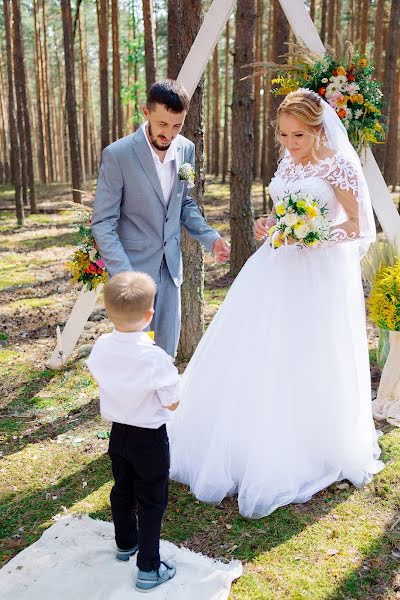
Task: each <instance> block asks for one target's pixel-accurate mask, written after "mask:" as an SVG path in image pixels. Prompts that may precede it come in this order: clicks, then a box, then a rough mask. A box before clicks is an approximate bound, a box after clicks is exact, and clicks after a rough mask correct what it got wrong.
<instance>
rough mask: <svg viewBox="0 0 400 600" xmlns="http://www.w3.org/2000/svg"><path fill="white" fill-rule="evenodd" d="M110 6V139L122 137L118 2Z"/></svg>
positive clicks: (112, 0) (112, 1) (113, 2)
mask: <svg viewBox="0 0 400 600" xmlns="http://www.w3.org/2000/svg"><path fill="white" fill-rule="evenodd" d="M111 5H112V49H113V120H112V139H113V140H116V139H119V138H121V137H122V103H121V58H120V53H119V17H118V13H119V9H118V0H111Z"/></svg>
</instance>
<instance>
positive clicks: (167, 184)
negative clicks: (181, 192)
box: [142, 121, 176, 206]
mask: <svg viewBox="0 0 400 600" xmlns="http://www.w3.org/2000/svg"><path fill="white" fill-rule="evenodd" d="M142 129H143V133H144V137H145V138H146V142H147V144H148V146H149V148H150V152H151V155H152V157H153V160H154V166H155V168H156V171H157V175H158V178H159V180H160V184H161V189H162V192H163V196H164V201H165V204H166V205H167V206H168V202H169V198H170V196H171V191H172V187H173V185H174V180H175V175H176V167H175V159H176V156H175V140H173V141H172V142H171V144H170V146H169V148H168V150H167V152H166V153H165V157H164V160H163V162H161V160H160V158H159V156H158V155H157V154H156V152H155V151H154V148H153V146H152V145H151V144H150V142H149V138H148V137H147V121H146V123H143V125H142ZM175 139H176V138H175Z"/></svg>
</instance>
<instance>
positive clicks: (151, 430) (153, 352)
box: [87, 271, 180, 591]
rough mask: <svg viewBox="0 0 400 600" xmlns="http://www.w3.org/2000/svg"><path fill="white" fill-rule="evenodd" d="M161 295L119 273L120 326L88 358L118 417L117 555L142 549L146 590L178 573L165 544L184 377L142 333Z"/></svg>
mask: <svg viewBox="0 0 400 600" xmlns="http://www.w3.org/2000/svg"><path fill="white" fill-rule="evenodd" d="M155 294H156V285H155V283H154V281H153V280H152V278H151V277H149V276H148V275H146V274H144V273H139V272H132V271H131V272H124V273H119V274H118V275H115V276H114V277H112V278H111V279H110V280H109V281H108V282H107V283H106V285H105V286H104V304H105V307H106V310H107V313H108V316H109V318H110V320H111V321H112V323H113V324H114V327H115V329H114V330H113V331H112V333H108V334H106V335H101V336H100V338H99V339H98V340H97V342H96V343H95V345H94V347H93V350H92V352H91V354H90V357H89V359H88V361H87V365H88V367H89V369H90V371H91V372H92V374H93V376H94V378H95V379H96V381H97V383H98V385H99V388H100V411H101V414H102V415H103V417H105V418H106V419H108V420H110V421H112V422H113V425H112V429H111V435H110V445H109V450H108V453H109V456H110V458H111V463H112V472H113V476H114V480H115V483H114V486H113V488H112V490H111V495H110V500H111V510H112V516H113V521H114V527H115V541H116V544H117V553H116V557H117V559H119V560H129V558H130V557H131V556H133V555H134V554H135V553H136V552H137V551H138V556H137V566H138V569H139V573H138V579H137V582H136V589H137V590H140V591H149V590H151V589H153V588H156V587H157V586H159V585H161V584H162V583H164V582H165V581H168V580H169V579H171V578H172V577H173V576H174V575H175V571H176V569H175V566H174V565H173V564H170V563H167V562H165V561H160V553H159V547H160V529H161V521H162V517H163V514H164V511H165V509H166V507H167V502H168V476H169V444H168V435H167V431H166V425H165V424H166V422H167V421H168V420H169V419H170V418H171V416H172V412H171V411H174V410H175V409H176V408H177V406H178V404H179V402H178V400H177V398H178V396H179V383H180V378H179V375H178V371H177V369H176V367H175V366H174V365H173V363H172V359H171V357H170V356H168V354H166V353H165V352H164V350H162V349H161V348H159V347H158V346H155V345H154V342H153V341H152V340H151V339H150V337H149V336H148V335H147V333H144V331H143V330H144V329H145V328H146V327H147V326H148V324H149V323H150V321H151V320H152V318H153V314H154V308H153V305H154V298H155ZM136 510H137V516H138V522H137V520H136Z"/></svg>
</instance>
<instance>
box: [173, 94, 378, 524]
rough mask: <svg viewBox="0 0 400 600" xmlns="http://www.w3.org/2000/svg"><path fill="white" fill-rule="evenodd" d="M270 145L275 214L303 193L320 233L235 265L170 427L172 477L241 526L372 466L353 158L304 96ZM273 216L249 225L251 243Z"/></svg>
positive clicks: (282, 117)
mask: <svg viewBox="0 0 400 600" xmlns="http://www.w3.org/2000/svg"><path fill="white" fill-rule="evenodd" d="M276 137H277V140H278V142H279V144H280V146H281V151H282V155H284V156H283V158H282V160H281V161H280V163H279V166H278V169H277V171H276V173H275V176H274V178H273V179H272V181H271V183H270V187H269V191H270V194H271V197H272V199H273V202H274V205H276V203H277V202H278V201H279V199H280V198H282V197H283V196H285V195H286V194H287V193H289V192H304V193H308V194H309V195H311V196H313V197H314V198H315V199H317V200H318V201H319V202H320V203H322V204H325V205H326V206H327V208H328V218H329V221H330V226H331V230H330V237H329V239H328V240H326V241H325V242H321V243H320V245H319V246H318V247H313V248H300V247H299V246H298V245H296V244H294V243H290V241H289V240H287V241H286V243H285V244H283V245H282V246H281V247H279V248H276V249H272V247H271V243H270V240H268V239H266V241H264V244H263V245H262V246H261V247H260V249H259V250H258V251H257V252H256V253H255V254H254V255H253V256H252V257H251V258H250V259H249V260H248V261H247V263H246V264H245V266H244V267H243V269H242V271H241V272H240V274H239V275H238V277H237V278H236V280H235V281H234V283H233V285H232V286H231V289H230V290H229V293H228V295H227V297H226V299H225V301H224V302H223V304H222V305H221V307H220V309H219V311H218V313H217V315H216V316H215V317H214V319H213V321H212V323H211V324H210V326H209V328H208V329H207V331H206V333H205V335H204V336H203V338H202V340H201V342H200V344H199V346H198V347H197V349H196V352H195V353H194V355H193V358H192V360H191V361H190V363H189V365H188V367H187V369H186V372H185V374H184V378H183V389H182V396H181V405H180V409H179V411H178V414H177V416H176V421H175V422H174V423H173V424H172V425H171V427H170V430H169V434H170V440H171V478H172V479H175V480H177V481H180V482H182V483H186V484H188V485H189V486H190V489H191V490H192V492H193V493H194V494H195V496H196V497H197V498H198V499H199V500H203V501H206V502H213V503H219V502H220V501H221V500H222V499H223V498H224V497H225V496H228V495H232V494H236V493H237V495H238V503H239V510H240V513H241V514H242V515H243V516H245V517H252V518H259V517H263V516H265V515H268V514H270V513H271V512H273V511H274V510H275V509H277V508H278V507H279V506H283V505H285V504H289V503H291V502H306V501H307V500H309V499H310V498H311V496H312V495H313V494H315V493H316V492H318V491H319V490H322V489H323V488H325V487H327V486H329V485H330V484H332V483H333V482H335V481H340V480H342V479H348V480H349V481H351V482H352V483H353V484H354V485H355V486H357V487H361V486H363V485H364V484H366V483H367V482H369V481H370V480H371V478H372V475H373V474H375V473H377V472H378V471H380V470H381V469H382V468H383V464H382V463H381V462H380V461H379V460H378V458H379V454H380V450H379V446H378V444H377V435H376V432H375V429H374V423H373V420H372V413H371V389H370V373H369V360H368V345H367V338H366V329H365V307H364V299H363V291H362V285H361V274H360V253H361V254H362V253H364V252H365V251H366V249H367V247H368V245H369V244H370V243H371V242H372V241H373V240H374V238H375V227H374V219H373V214H372V208H371V202H370V198H369V193H368V189H367V185H366V181H365V178H364V175H363V173H362V169H361V165H360V160H359V158H358V156H357V154H356V152H355V151H354V149H353V147H352V146H351V144H350V142H349V140H348V137H347V133H346V130H345V128H344V127H343V125H342V124H341V122H340V119H339V118H338V116H337V115H336V112H335V111H334V109H332V108H331V107H330V106H329V105H328V104H327V103H326V102H324V101H323V100H321V98H320V97H319V96H318V95H317V94H315V93H314V92H312V91H310V90H305V89H300V90H298V91H296V92H292V93H290V94H289V95H288V96H287V97H286V98H285V100H284V101H283V102H282V104H281V105H280V107H279V109H278V114H277V120H276ZM274 214H275V210H273V211H272V213H271V215H269V217H268V218H261V219H258V221H257V222H256V225H255V237H256V239H262V238H265V237H266V236H267V232H268V230H269V228H270V227H271V226H272V225H273V224H274V223H275V218H274ZM288 242H289V243H288Z"/></svg>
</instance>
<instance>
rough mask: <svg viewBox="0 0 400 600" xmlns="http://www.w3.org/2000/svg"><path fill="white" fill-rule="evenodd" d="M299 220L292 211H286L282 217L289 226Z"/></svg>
mask: <svg viewBox="0 0 400 600" xmlns="http://www.w3.org/2000/svg"><path fill="white" fill-rule="evenodd" d="M298 220H299V218H298V216H297V215H296V214H295V213H294V212H293V211H291V212H287V213H286V215H285V216H284V217H283V218H282V222H283V223H284V224H285V225H288V226H289V227H293V225H295V224H296V223H297V221H298Z"/></svg>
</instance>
